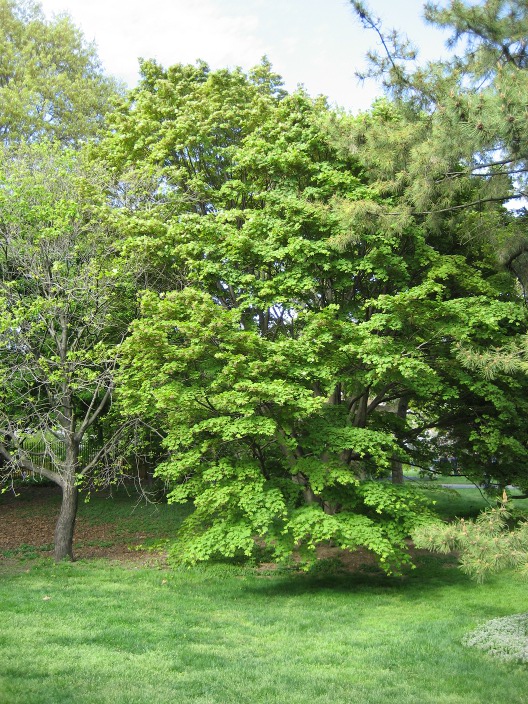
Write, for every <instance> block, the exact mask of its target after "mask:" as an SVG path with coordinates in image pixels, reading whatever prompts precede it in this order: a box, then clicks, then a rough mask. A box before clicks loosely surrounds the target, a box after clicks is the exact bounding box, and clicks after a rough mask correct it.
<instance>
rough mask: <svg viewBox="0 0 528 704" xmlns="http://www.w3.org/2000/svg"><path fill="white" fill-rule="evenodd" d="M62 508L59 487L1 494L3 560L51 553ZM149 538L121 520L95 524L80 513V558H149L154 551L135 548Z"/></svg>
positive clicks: (0, 552)
mask: <svg viewBox="0 0 528 704" xmlns="http://www.w3.org/2000/svg"><path fill="white" fill-rule="evenodd" d="M59 507H60V489H59V488H55V487H27V488H26V487H25V488H24V489H23V491H21V492H20V493H19V494H18V495H15V494H13V493H12V492H9V493H5V494H3V495H2V496H0V561H1V560H12V559H13V558H17V557H18V558H20V557H24V556H25V555H26V556H27V555H28V554H29V555H31V556H33V557H34V556H35V552H37V553H38V555H40V556H42V557H47V556H51V555H52V553H53V532H54V529H55V522H56V520H57V516H58V512H59ZM127 523H128V522H127ZM147 537H150V536H147V535H146V534H145V532H144V531H134V530H133V527H132V526H130V527H129V526H128V525H126V524H124V523H123V522H122V521H121V522H119V523H117V522H106V523H103V522H96V523H94V522H93V521H90V520H88V519H87V518H85V517H83V516H78V518H77V521H76V524H75V540H74V554H75V557H76V558H77V559H90V558H101V557H103V558H109V559H112V560H119V561H127V562H129V561H148V560H150V559H151V558H152V555H151V553H149V552H148V551H145V550H138V549H136V547H137V546H138V545H140V544H142V542H143V541H144V540H145V539H146V538H147Z"/></svg>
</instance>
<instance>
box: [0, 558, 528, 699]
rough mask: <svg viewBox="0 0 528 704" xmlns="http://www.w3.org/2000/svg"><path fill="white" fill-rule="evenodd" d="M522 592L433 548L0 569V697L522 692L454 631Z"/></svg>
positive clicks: (519, 672) (520, 695) (523, 677)
mask: <svg viewBox="0 0 528 704" xmlns="http://www.w3.org/2000/svg"><path fill="white" fill-rule="evenodd" d="M26 564H27V563H26ZM527 601H528V599H527V595H526V587H525V584H523V583H522V582H521V580H520V579H519V578H516V577H512V576H510V575H508V576H505V577H503V578H501V579H496V580H494V581H493V582H490V583H489V584H486V585H484V586H476V585H473V584H471V583H470V582H469V581H468V580H467V578H465V577H464V576H463V575H462V574H461V573H460V572H459V571H458V570H456V569H453V568H452V564H450V563H449V562H448V563H446V562H444V561H443V560H441V559H438V558H436V557H434V558H433V557H426V558H425V559H424V560H422V562H421V564H420V566H419V567H418V569H417V570H415V571H413V572H412V573H411V574H410V575H408V576H407V577H406V578H403V579H400V580H394V579H393V580H391V579H388V578H385V577H382V576H381V575H377V574H372V573H370V574H369V573H358V574H357V575H355V576H352V575H349V576H326V577H324V576H323V577H321V576H320V577H318V578H316V577H311V576H309V575H308V576H304V575H303V576H297V575H291V574H290V575H278V576H272V577H269V576H267V577H263V576H258V575H256V574H254V573H253V572H251V571H249V570H244V569H242V568H233V567H226V566H219V565H217V566H215V567H210V568H202V569H200V570H198V569H192V570H186V571H181V572H165V571H162V570H148V569H145V568H139V569H133V568H126V567H124V566H122V565H118V564H105V563H103V562H95V563H94V562H92V563H83V562H78V563H74V564H62V565H59V566H54V565H52V564H50V563H48V562H38V563H34V564H33V565H32V566H31V567H30V568H29V571H27V572H26V571H18V572H17V571H16V570H14V569H13V570H11V572H10V573H4V574H3V575H2V577H1V578H0V617H1V618H2V624H3V625H2V630H1V634H0V662H2V668H1V669H0V702H2V704H62V703H63V702H64V703H66V702H75V703H79V704H84V703H85V702H86V703H90V704H102V703H105V704H106V703H108V704H109V703H110V702H113V703H114V702H115V703H116V704H125V703H127V704H129V703H134V704H143V703H145V704H147V703H148V704H151V703H152V702H156V703H159V704H164V703H165V702H167V704H168V703H169V702H170V703H171V704H172V703H173V702H193V703H200V704H213V703H214V704H230V703H231V702H236V703H237V704H238V703H239V702H251V703H253V702H254V703H255V704H259V703H260V702H266V703H267V704H268V703H275V702H276V703H277V704H278V703H279V702H280V703H281V704H283V703H285V702H286V703H289V704H301V703H303V704H304V703H305V702H308V701H309V702H313V703H314V704H322V703H323V702H324V703H325V704H326V703H330V702H332V704H334V703H335V702H362V703H365V704H368V703H372V704H380V703H383V702H392V701H394V702H401V703H405V704H407V703H409V704H410V703H415V702H416V703H418V702H420V703H424V704H429V703H430V704H433V703H434V704H458V703H460V704H462V703H464V704H476V703H480V702H482V703H483V702H491V703H493V702H496V703H497V704H499V703H501V702H505V703H506V702H508V704H515V703H518V704H520V703H521V702H526V693H527V692H528V670H527V669H526V668H523V667H522V666H511V665H510V666H505V665H504V664H501V663H497V662H494V661H490V660H489V659H488V658H487V656H485V655H483V654H481V653H479V652H475V651H472V650H470V649H467V648H464V647H463V646H462V645H461V640H462V637H463V635H464V634H465V633H466V632H467V631H469V630H470V629H472V628H474V627H475V625H477V623H479V622H480V621H481V620H487V619H490V618H494V617H498V616H503V615H507V614H510V613H512V612H515V611H523V610H526V609H527V608H528V603H527Z"/></svg>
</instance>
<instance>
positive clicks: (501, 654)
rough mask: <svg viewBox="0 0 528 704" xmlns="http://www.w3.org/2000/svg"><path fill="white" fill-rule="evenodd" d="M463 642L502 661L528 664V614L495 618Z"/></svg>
mask: <svg viewBox="0 0 528 704" xmlns="http://www.w3.org/2000/svg"><path fill="white" fill-rule="evenodd" d="M462 642H463V644H464V645H466V646H468V647H470V648H478V649H479V650H484V651H485V652H486V653H488V655H491V656H493V657H496V658H500V659H501V660H510V661H515V662H528V613H525V614H515V615H513V616H505V617H504V618H494V619H492V620H491V621H488V622H487V623H484V624H483V625H482V626H480V627H479V628H477V629H475V630H474V631H472V632H471V633H469V634H468V635H467V636H465V638H464V640H463V641H462Z"/></svg>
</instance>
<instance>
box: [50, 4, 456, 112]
mask: <svg viewBox="0 0 528 704" xmlns="http://www.w3.org/2000/svg"><path fill="white" fill-rule="evenodd" d="M40 4H41V5H42V8H43V10H44V12H45V13H46V16H47V17H48V18H51V17H52V16H53V15H54V14H58V13H61V12H67V13H68V14H69V15H70V16H71V17H72V19H73V21H74V23H75V24H76V25H77V26H78V27H79V28H80V29H81V30H82V31H83V33H84V35H85V37H86V39H87V40H88V41H95V43H96V45H97V48H98V53H99V57H100V59H101V61H102V63H103V65H104V67H105V69H106V70H107V71H108V72H109V73H111V74H112V75H114V76H116V77H118V78H120V79H121V80H123V81H124V82H125V83H126V84H127V85H128V86H129V87H133V86H134V85H135V84H136V83H137V80H138V75H139V74H138V58H139V57H142V58H145V59H151V58H154V59H156V60H157V61H158V62H160V63H161V64H162V65H163V66H165V67H167V66H170V65H172V64H175V63H194V62H195V61H196V60H197V59H202V60H204V61H206V62H207V63H208V64H209V65H210V66H211V67H212V68H213V69H217V68H223V67H231V68H232V67H235V66H241V67H242V68H243V69H249V68H250V67H251V66H254V65H255V64H257V63H258V62H259V61H260V59H261V57H262V56H264V55H266V56H268V58H269V59H270V61H271V62H272V64H273V67H274V70H275V71H276V72H277V73H279V74H281V76H282V77H283V79H284V82H285V86H286V88H287V89H288V90H294V89H295V88H296V87H297V85H299V84H302V85H303V86H304V87H305V88H306V90H307V91H308V93H310V95H312V96H316V95H319V94H323V95H326V96H328V98H329V99H330V102H331V103H332V104H334V105H338V106H340V107H344V108H346V109H347V110H351V111H353V112H357V111H358V110H365V109H367V108H368V107H369V105H370V104H371V103H372V100H373V99H374V98H375V97H376V95H378V94H379V88H378V87H377V86H375V85H374V84H372V83H369V84H366V85H361V84H360V83H359V82H358V79H357V78H356V76H355V71H356V70H358V69H361V68H362V67H363V66H364V56H365V53H366V51H367V50H368V49H369V48H372V47H373V46H375V44H376V36H375V34H374V33H373V32H369V31H367V30H365V29H363V28H362V27H361V26H360V25H359V23H358V21H357V20H356V19H355V17H354V15H353V13H352V10H351V8H350V4H349V2H348V0H147V1H146V0H40ZM422 5H423V0H370V7H371V8H372V9H373V11H375V13H376V14H377V15H378V16H380V17H382V19H383V20H384V26H387V27H391V28H392V27H395V28H398V29H402V30H404V31H405V32H406V33H407V34H408V36H409V37H411V38H412V39H413V40H414V41H415V42H416V43H417V45H418V46H419V47H420V49H421V52H422V55H423V57H424V58H426V59H430V58H435V57H437V56H438V55H439V54H441V53H442V50H443V45H444V41H445V38H446V37H445V35H444V34H442V33H440V32H438V31H437V30H435V29H433V28H431V27H427V26H426V25H425V24H424V23H423V21H422V20H421V14H422Z"/></svg>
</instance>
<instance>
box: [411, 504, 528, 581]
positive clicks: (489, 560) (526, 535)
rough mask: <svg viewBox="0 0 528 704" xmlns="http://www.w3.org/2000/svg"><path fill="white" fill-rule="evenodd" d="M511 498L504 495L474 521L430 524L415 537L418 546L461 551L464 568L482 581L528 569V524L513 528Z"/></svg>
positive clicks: (461, 564)
mask: <svg viewBox="0 0 528 704" xmlns="http://www.w3.org/2000/svg"><path fill="white" fill-rule="evenodd" d="M507 504H508V498H507V495H506V493H504V496H503V499H502V502H501V504H500V505H499V506H498V507H497V508H491V509H488V510H486V511H483V512H482V513H481V514H480V515H479V516H478V518H476V519H475V520H474V521H466V520H464V519H460V520H457V521H455V522H453V523H448V524H445V523H430V524H428V525H424V526H422V527H421V528H420V529H419V530H418V531H417V532H416V533H415V535H414V542H415V544H416V546H417V547H421V548H426V549H428V550H433V551H436V552H442V553H447V552H450V551H452V550H458V551H460V567H461V569H462V570H463V571H464V572H465V573H466V574H468V575H470V577H472V578H473V579H475V580H477V581H479V582H482V581H483V579H485V578H486V577H488V576H489V575H493V574H496V573H497V572H501V571H502V570H505V569H510V568H521V569H523V570H524V571H526V570H527V569H528V522H527V521H526V520H525V519H524V520H522V521H521V522H520V523H519V524H518V525H517V526H516V527H514V528H513V529H512V527H511V524H510V522H509V519H510V518H511V514H510V512H509V510H508V506H507Z"/></svg>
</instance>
